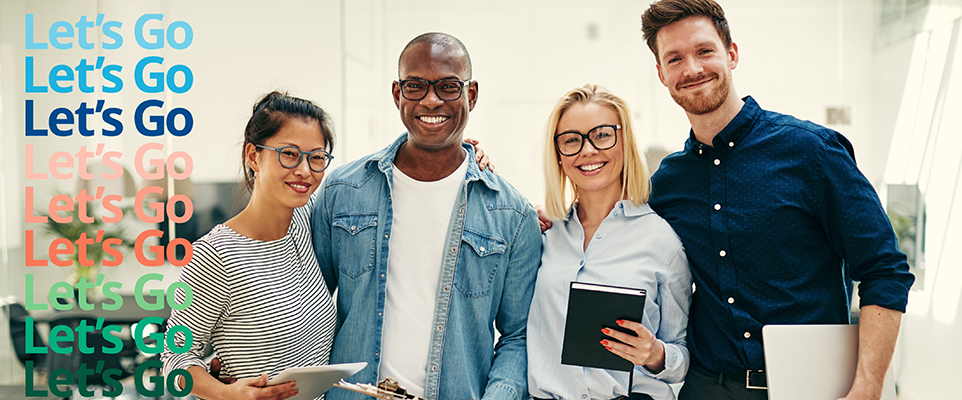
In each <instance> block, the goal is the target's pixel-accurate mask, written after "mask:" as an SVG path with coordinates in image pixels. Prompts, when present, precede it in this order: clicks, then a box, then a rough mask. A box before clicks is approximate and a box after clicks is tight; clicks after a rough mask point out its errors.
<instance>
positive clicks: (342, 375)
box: [267, 362, 367, 400]
mask: <svg viewBox="0 0 962 400" xmlns="http://www.w3.org/2000/svg"><path fill="white" fill-rule="evenodd" d="M366 366H367V363H366V362H358V363H350V364H331V365H322V366H318V367H294V368H288V369H286V370H284V371H283V372H281V373H280V374H277V376H275V377H274V378H273V379H271V380H270V381H268V382H267V384H268V385H277V384H279V383H284V382H290V381H295V382H297V390H298V393H297V396H294V397H291V398H290V400H311V399H313V398H316V397H318V396H320V395H322V394H324V392H326V391H328V390H329V389H330V388H331V387H333V386H334V384H335V383H337V382H338V381H340V380H341V379H346V378H348V377H350V376H351V375H354V374H356V373H357V371H360V370H362V369H364V367H366Z"/></svg>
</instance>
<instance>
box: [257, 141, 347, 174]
mask: <svg viewBox="0 0 962 400" xmlns="http://www.w3.org/2000/svg"><path fill="white" fill-rule="evenodd" d="M255 146H257V147H260V148H262V149H268V150H274V151H276V152H277V161H279V162H280V163H281V166H282V167H284V168H287V169H294V168H297V166H298V165H301V161H303V160H304V156H307V159H308V162H307V165H308V166H310V167H311V171H314V172H324V170H325V169H327V167H328V166H329V165H331V160H333V159H334V156H332V155H331V153H328V152H326V151H324V150H314V151H302V150H301V149H299V148H297V146H284V147H280V148H277V147H270V146H264V145H262V144H258V145H255Z"/></svg>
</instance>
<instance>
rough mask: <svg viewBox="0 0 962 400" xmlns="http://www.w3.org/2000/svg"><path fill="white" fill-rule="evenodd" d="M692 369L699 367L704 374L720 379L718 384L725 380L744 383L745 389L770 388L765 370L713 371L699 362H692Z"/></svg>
mask: <svg viewBox="0 0 962 400" xmlns="http://www.w3.org/2000/svg"><path fill="white" fill-rule="evenodd" d="M691 368H692V369H697V370H698V372H699V373H701V374H702V375H708V376H710V377H712V378H713V379H716V378H717V379H718V384H721V383H722V382H723V381H729V382H734V383H737V384H739V385H742V384H744V385H745V389H760V390H765V389H768V380H767V379H766V378H765V370H761V369H758V370H739V371H728V372H712V371H709V370H708V369H706V368H705V367H703V366H701V364H698V363H692V364H691Z"/></svg>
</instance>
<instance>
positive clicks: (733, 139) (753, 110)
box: [686, 96, 762, 158]
mask: <svg viewBox="0 0 962 400" xmlns="http://www.w3.org/2000/svg"><path fill="white" fill-rule="evenodd" d="M742 100H744V101H745V105H743V106H742V109H741V110H740V111H739V112H738V114H736V115H735V118H732V120H731V121H730V122H728V125H727V126H725V129H722V130H721V132H718V134H717V135H715V137H714V138H713V139H712V144H711V146H708V145H706V144H703V143H701V142H699V141H698V139H695V131H693V130H689V133H688V142H687V143H686V147H687V148H688V150H689V151H690V152H691V153H692V154H694V155H695V156H696V157H701V158H707V157H708V153H710V152H711V150H713V149H729V150H733V149H735V148H737V147H738V144H739V143H741V141H742V140H743V139H745V136H746V135H748V132H751V128H752V126H753V125H755V121H756V120H757V119H758V116H759V115H761V113H762V109H761V108H760V107H758V103H756V102H755V99H753V98H752V96H745V97H744V98H742Z"/></svg>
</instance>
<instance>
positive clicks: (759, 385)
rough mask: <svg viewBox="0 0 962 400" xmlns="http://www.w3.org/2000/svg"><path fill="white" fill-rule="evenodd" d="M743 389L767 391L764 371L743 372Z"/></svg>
mask: <svg viewBox="0 0 962 400" xmlns="http://www.w3.org/2000/svg"><path fill="white" fill-rule="evenodd" d="M753 378H754V379H753ZM745 389H763V390H764V389H768V382H767V381H766V379H765V370H761V369H760V370H757V371H752V370H747V371H745Z"/></svg>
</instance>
